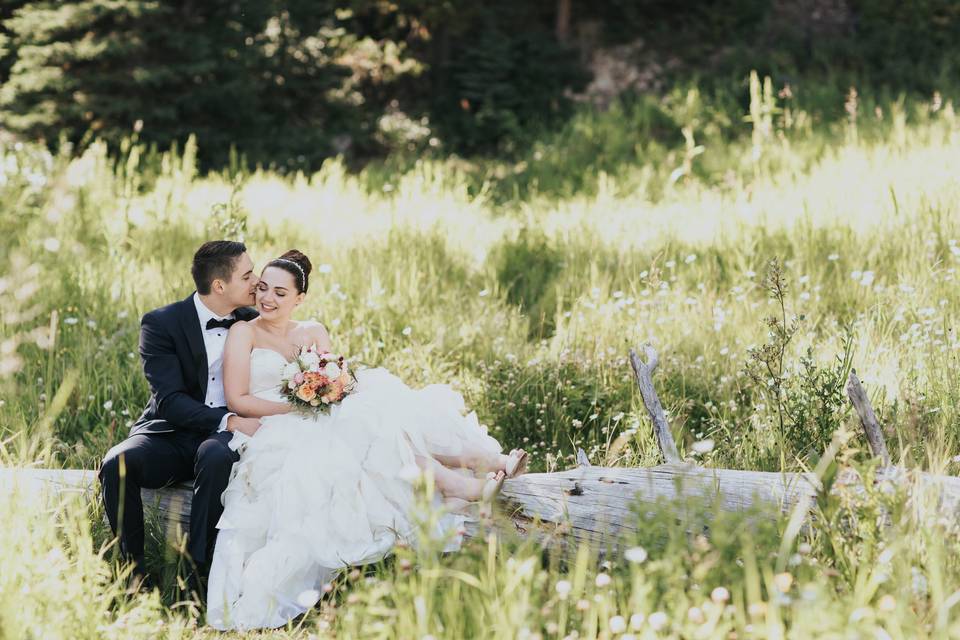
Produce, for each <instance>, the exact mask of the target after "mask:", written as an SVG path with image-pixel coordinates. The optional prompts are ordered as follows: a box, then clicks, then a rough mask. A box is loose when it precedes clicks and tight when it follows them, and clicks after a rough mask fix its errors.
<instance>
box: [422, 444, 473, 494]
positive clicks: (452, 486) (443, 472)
mask: <svg viewBox="0 0 960 640" xmlns="http://www.w3.org/2000/svg"><path fill="white" fill-rule="evenodd" d="M416 461H417V466H418V467H420V468H421V469H423V470H424V471H426V470H427V469H430V470H431V471H432V472H433V478H434V481H435V482H436V483H437V487H438V488H439V489H440V493H442V494H443V495H444V497H447V498H462V499H463V500H470V501H473V500H479V499H480V495H481V493H482V492H483V485H484V483H486V480H485V479H483V480H481V479H479V478H469V477H467V476H463V475H461V474H459V473H457V472H456V471H451V470H450V469H448V468H447V467H445V466H444V465H443V464H442V463H441V462H438V461H437V460H434V459H433V458H428V457H426V456H419V455H418V456H416Z"/></svg>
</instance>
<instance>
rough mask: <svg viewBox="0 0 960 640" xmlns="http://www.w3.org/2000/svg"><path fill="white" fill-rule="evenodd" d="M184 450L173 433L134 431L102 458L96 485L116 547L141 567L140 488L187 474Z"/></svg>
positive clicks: (141, 568) (190, 461)
mask: <svg viewBox="0 0 960 640" xmlns="http://www.w3.org/2000/svg"><path fill="white" fill-rule="evenodd" d="M187 453H188V452H187V451H185V450H184V447H183V446H182V443H180V442H179V438H177V437H176V434H172V433H170V434H167V433H162V434H150V435H147V434H142V433H141V434H136V435H133V436H130V437H129V438H127V439H126V440H124V441H123V442H121V443H120V444H118V445H116V446H115V447H113V448H112V449H110V451H108V452H107V455H106V456H104V458H103V465H102V466H101V467H100V474H99V475H100V486H101V489H102V491H103V504H104V510H105V511H106V512H107V520H108V521H109V522H110V528H111V529H113V533H114V534H115V535H117V534H119V535H120V550H121V551H122V552H123V553H124V554H125V555H126V556H128V557H129V558H130V559H132V560H133V561H134V562H135V563H136V564H137V565H138V568H139V569H140V570H143V502H142V501H141V500H140V489H141V488H146V489H159V488H160V487H164V486H167V485H169V484H172V483H174V482H178V481H181V480H183V479H185V478H189V477H190V471H191V463H192V462H193V461H192V460H191V459H190V457H189V455H185V454H187Z"/></svg>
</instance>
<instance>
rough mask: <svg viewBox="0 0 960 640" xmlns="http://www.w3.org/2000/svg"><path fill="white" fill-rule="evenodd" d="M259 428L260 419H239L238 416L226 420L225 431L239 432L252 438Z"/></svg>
mask: <svg viewBox="0 0 960 640" xmlns="http://www.w3.org/2000/svg"><path fill="white" fill-rule="evenodd" d="M259 428H260V418H241V417H240V416H230V417H229V418H227V431H230V432H233V431H239V432H240V433H242V434H244V435H248V436H253V434H255V433H256V432H257V429H259Z"/></svg>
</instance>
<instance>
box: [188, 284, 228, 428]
mask: <svg viewBox="0 0 960 640" xmlns="http://www.w3.org/2000/svg"><path fill="white" fill-rule="evenodd" d="M193 304H194V305H195V306H196V307H197V318H199V319H200V333H202V334H203V346H204V348H205V349H206V351H207V396H206V398H204V400H203V402H204V404H206V405H207V406H208V407H225V406H227V396H226V394H225V393H224V391H223V347H224V345H226V344H227V329H224V328H223V327H214V328H213V329H207V321H208V320H211V319H216V320H226V319H229V318H233V314H232V313H231V314H229V315H227V316H218V315H217V314H215V313H214V312H213V311H210V309H208V308H207V305H205V304H203V301H202V300H200V294H199V293H194V294H193ZM232 415H236V414H235V413H228V414H227V415H225V416H223V419H222V420H221V421H220V426H219V427H218V428H217V431H225V430H226V428H227V418H229V417H230V416H232Z"/></svg>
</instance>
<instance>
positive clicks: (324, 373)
mask: <svg viewBox="0 0 960 640" xmlns="http://www.w3.org/2000/svg"><path fill="white" fill-rule="evenodd" d="M281 383H282V384H281V389H282V393H283V395H284V397H286V398H287V400H289V401H290V403H291V404H293V405H294V406H295V407H298V408H300V409H305V410H307V409H310V410H313V411H317V412H323V413H326V412H329V411H330V406H331V405H333V404H336V403H338V402H340V401H341V400H343V399H344V398H345V397H346V396H347V395H348V394H349V393H351V392H352V391H353V390H354V389H355V388H356V385H357V379H356V377H355V376H354V375H353V373H352V372H351V371H350V369H349V368H348V367H347V363H346V361H345V360H344V359H343V356H338V355H336V354H333V353H320V352H319V351H317V349H316V347H314V346H309V347H300V350H299V352H298V353H297V357H296V358H294V359H293V360H292V361H291V362H289V363H287V366H285V367H284V368H283V376H282V378H281Z"/></svg>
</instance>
